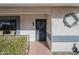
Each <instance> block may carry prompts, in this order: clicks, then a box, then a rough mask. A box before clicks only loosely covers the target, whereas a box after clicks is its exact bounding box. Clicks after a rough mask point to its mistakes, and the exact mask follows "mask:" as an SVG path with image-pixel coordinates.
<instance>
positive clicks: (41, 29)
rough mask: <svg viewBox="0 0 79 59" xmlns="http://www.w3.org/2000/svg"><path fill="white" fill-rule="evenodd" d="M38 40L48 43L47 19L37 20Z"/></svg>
mask: <svg viewBox="0 0 79 59" xmlns="http://www.w3.org/2000/svg"><path fill="white" fill-rule="evenodd" d="M36 39H37V40H39V41H46V19H36Z"/></svg>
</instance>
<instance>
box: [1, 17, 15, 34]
mask: <svg viewBox="0 0 79 59" xmlns="http://www.w3.org/2000/svg"><path fill="white" fill-rule="evenodd" d="M6 34H9V35H15V34H16V19H15V18H5V17H4V18H0V35H6Z"/></svg>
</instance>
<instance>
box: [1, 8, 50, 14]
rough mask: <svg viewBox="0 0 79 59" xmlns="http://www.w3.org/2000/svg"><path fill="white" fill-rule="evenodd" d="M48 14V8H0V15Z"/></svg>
mask: <svg viewBox="0 0 79 59" xmlns="http://www.w3.org/2000/svg"><path fill="white" fill-rule="evenodd" d="M5 13H6V14H12V13H13V14H49V13H50V8H49V7H2V8H1V7H0V14H5Z"/></svg>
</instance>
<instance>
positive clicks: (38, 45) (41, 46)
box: [29, 42, 52, 55]
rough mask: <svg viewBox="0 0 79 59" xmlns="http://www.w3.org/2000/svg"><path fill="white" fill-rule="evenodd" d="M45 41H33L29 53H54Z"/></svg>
mask: <svg viewBox="0 0 79 59" xmlns="http://www.w3.org/2000/svg"><path fill="white" fill-rule="evenodd" d="M45 45H46V43H43V42H32V43H31V45H30V47H31V49H30V50H29V55H52V53H51V51H50V50H49V49H48V48H47V47H46V46H45Z"/></svg>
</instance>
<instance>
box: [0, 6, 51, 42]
mask: <svg viewBox="0 0 79 59" xmlns="http://www.w3.org/2000/svg"><path fill="white" fill-rule="evenodd" d="M47 14H48V15H49V14H50V8H49V7H0V16H20V31H19V30H17V33H19V32H20V35H30V41H35V40H36V37H35V36H36V32H35V19H38V18H39V19H48V16H47ZM33 22H34V26H33ZM47 22H48V20H47ZM47 28H48V29H47V31H48V32H49V31H50V27H49V26H47Z"/></svg>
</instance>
